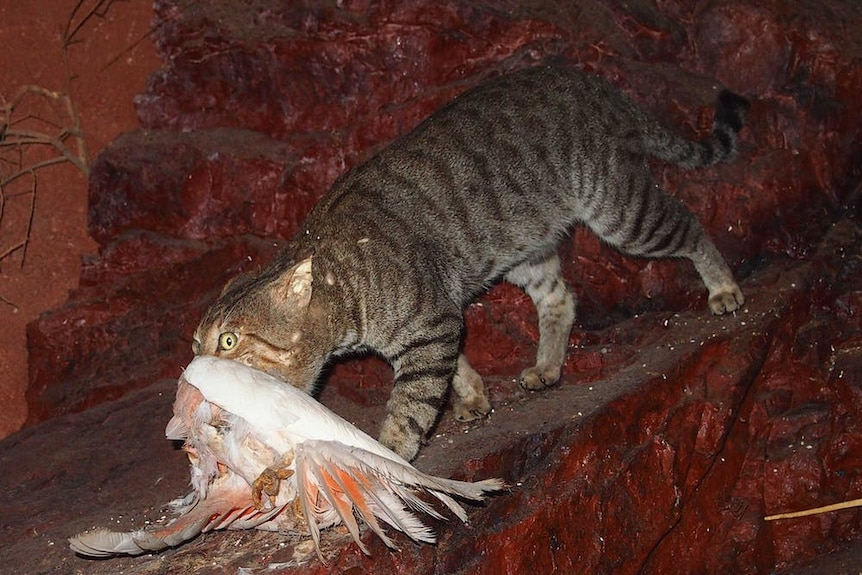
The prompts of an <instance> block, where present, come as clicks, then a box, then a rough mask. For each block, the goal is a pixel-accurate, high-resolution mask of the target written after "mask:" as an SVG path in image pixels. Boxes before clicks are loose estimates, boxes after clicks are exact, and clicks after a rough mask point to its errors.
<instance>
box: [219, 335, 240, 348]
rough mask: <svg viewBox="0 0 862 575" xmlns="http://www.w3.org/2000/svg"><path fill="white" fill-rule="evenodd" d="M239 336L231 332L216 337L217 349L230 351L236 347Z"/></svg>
mask: <svg viewBox="0 0 862 575" xmlns="http://www.w3.org/2000/svg"><path fill="white" fill-rule="evenodd" d="M237 341H239V336H238V335H237V334H235V333H233V332H232V331H226V332H224V333H223V334H221V335H220V336H218V348H219V349H220V350H222V351H230V350H232V349H233V348H234V347H236V343H237Z"/></svg>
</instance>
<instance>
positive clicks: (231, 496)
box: [69, 472, 286, 557]
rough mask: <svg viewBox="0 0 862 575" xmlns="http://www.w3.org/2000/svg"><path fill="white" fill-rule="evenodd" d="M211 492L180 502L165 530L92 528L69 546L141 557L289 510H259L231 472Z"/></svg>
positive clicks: (86, 553) (88, 553)
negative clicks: (180, 507) (209, 533)
mask: <svg viewBox="0 0 862 575" xmlns="http://www.w3.org/2000/svg"><path fill="white" fill-rule="evenodd" d="M210 489H211V491H210V493H209V495H208V497H206V498H205V499H200V498H197V497H193V498H192V501H191V502H188V501H185V500H180V501H182V502H183V503H181V505H183V507H184V508H183V509H181V510H180V511H179V512H180V515H179V516H178V517H176V518H174V519H173V520H171V521H170V522H168V523H167V524H166V525H164V526H162V527H156V528H150V529H138V530H135V531H128V532H125V533H123V532H116V531H109V530H107V529H93V530H90V531H85V532H83V533H79V534H78V535H75V536H74V537H72V538H70V539H69V547H70V548H71V549H72V551H74V552H75V553H79V554H81V555H84V556H86V557H110V556H112V555H140V554H141V553H148V552H156V551H161V550H162V549H166V548H168V547H175V546H177V545H179V544H181V543H185V542H186V541H188V540H190V539H192V538H194V537H196V536H197V535H198V534H200V533H206V532H207V531H212V530H215V529H251V528H253V527H256V526H258V525H260V524H262V523H266V522H267V521H270V520H271V519H273V518H274V517H276V516H277V515H279V514H280V513H281V512H282V511H283V510H284V509H285V507H286V505H279V506H276V507H275V508H273V509H267V510H266V511H259V510H258V509H256V508H255V507H254V504H253V503H252V501H251V493H250V490H249V486H248V483H247V482H246V481H245V480H244V479H242V478H241V477H239V476H238V475H236V474H234V473H232V472H227V473H226V474H224V475H222V476H221V477H219V478H218V479H217V480H216V481H215V482H214V483H213V485H212V486H211V488H210ZM193 494H194V492H193ZM185 503H188V506H186V505H184V504H185Z"/></svg>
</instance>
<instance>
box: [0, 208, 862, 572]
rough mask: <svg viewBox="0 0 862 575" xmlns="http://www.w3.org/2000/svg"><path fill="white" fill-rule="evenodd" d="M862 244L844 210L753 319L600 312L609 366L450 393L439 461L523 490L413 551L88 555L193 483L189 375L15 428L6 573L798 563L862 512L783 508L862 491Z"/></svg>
mask: <svg viewBox="0 0 862 575" xmlns="http://www.w3.org/2000/svg"><path fill="white" fill-rule="evenodd" d="M860 246H862V226H860V225H859V224H858V222H857V223H853V222H849V221H844V222H841V223H839V224H836V225H835V226H834V227H832V229H831V230H830V231H829V233H828V234H827V236H826V237H825V239H824V241H823V243H822V244H821V245H819V246H817V247H816V249H813V250H812V253H811V254H810V255H809V256H808V257H807V258H805V259H804V260H799V261H792V260H790V259H788V258H781V259H777V260H776V261H775V262H773V263H771V264H769V265H766V266H763V267H762V268H761V269H759V270H758V271H757V272H755V273H754V274H753V275H752V276H751V278H750V279H749V281H748V282H747V286H748V293H749V301H748V303H747V305H746V308H745V309H744V310H743V311H741V312H739V313H738V314H736V316H735V317H729V318H714V317H707V316H704V314H703V313H702V312H701V311H700V310H697V311H686V312H671V311H661V312H648V313H645V314H642V315H639V316H637V317H634V318H631V319H628V320H624V321H621V322H619V323H617V324H615V325H613V326H610V327H608V328H605V329H601V330H596V331H594V332H592V333H591V334H590V341H589V342H588V343H582V344H581V345H580V346H578V347H577V348H576V349H573V350H572V352H571V355H572V360H571V361H572V363H574V364H577V365H580V364H581V363H582V362H586V363H589V362H590V361H593V360H591V359H588V358H593V357H595V356H599V357H600V358H601V359H600V360H599V361H598V362H597V365H596V367H595V368H594V369H592V370H587V371H586V372H585V374H584V373H577V374H576V373H572V372H569V373H567V374H566V376H565V377H564V380H563V381H562V382H561V384H560V385H559V386H557V387H554V388H552V389H549V390H547V391H545V392H543V393H530V394H528V393H526V392H524V391H522V390H520V389H519V388H518V387H517V385H516V384H515V383H514V382H512V381H511V380H510V379H508V378H503V377H491V378H490V381H489V383H490V390H491V396H492V401H493V402H494V404H495V406H496V409H495V412H494V413H493V414H492V416H491V417H490V419H489V420H488V421H483V422H478V423H474V424H459V423H457V422H455V421H454V419H453V418H452V415H451V411H447V412H446V413H445V414H444V416H443V419H442V420H441V423H440V425H439V427H438V429H437V433H436V434H435V435H434V437H432V438H431V441H430V443H429V445H428V446H427V447H426V448H425V449H423V451H422V453H421V454H420V457H419V459H418V460H417V465H418V466H419V467H420V468H422V469H424V470H427V471H431V472H434V473H439V474H443V475H448V476H454V477H459V478H464V479H478V478H484V477H489V476H500V477H504V478H505V479H507V480H508V481H509V482H511V483H512V485H513V488H512V491H511V492H510V493H506V494H503V495H500V496H498V497H495V498H494V499H492V500H491V501H490V502H489V503H488V504H487V505H486V506H485V507H482V508H473V509H471V511H470V525H469V526H462V525H460V524H459V523H458V522H457V521H456V520H450V521H448V522H443V523H436V524H435V528H436V529H437V530H438V531H439V533H440V541H439V544H438V545H437V546H429V545H416V544H413V543H411V542H409V541H407V540H405V539H404V538H401V537H398V538H397V542H398V544H399V545H400V546H401V550H400V551H399V552H390V551H387V550H386V549H385V548H384V547H383V545H382V544H381V543H380V542H379V541H378V540H377V539H376V538H375V537H374V536H373V534H371V533H366V534H365V537H364V541H365V542H366V543H367V544H368V546H369V548H370V549H371V551H372V553H373V555H372V556H371V557H364V556H363V555H362V554H361V552H360V551H359V550H358V548H357V547H356V546H355V545H353V544H352V543H350V542H349V536H347V535H346V534H344V533H339V532H338V531H337V530H331V531H328V532H326V534H325V535H324V552H325V555H326V557H327V560H328V566H324V565H322V564H321V563H319V562H318V560H317V558H316V556H314V554H313V552H311V551H310V548H309V547H308V546H307V545H304V544H303V543H302V542H298V541H297V539H296V538H291V537H289V536H287V535H278V534H265V533H259V532H240V533H234V532H226V533H214V534H209V535H207V536H204V537H200V538H198V539H196V540H194V541H192V542H190V543H188V544H187V545H185V546H182V547H180V548H178V549H176V550H171V551H167V552H165V553H162V554H160V555H157V556H143V557H138V558H118V559H113V560H109V561H95V562H94V561H91V560H86V559H82V558H79V557H75V556H73V555H72V554H71V553H70V552H69V551H68V549H67V548H66V543H65V538H67V537H68V536H70V535H72V534H74V533H76V532H78V531H80V530H83V529H86V528H90V527H93V526H109V527H112V528H114V529H132V528H135V527H140V526H142V525H145V524H146V522H147V521H149V522H157V521H164V511H163V510H162V508H161V506H162V504H163V503H164V502H166V501H168V500H170V499H171V498H174V497H176V496H178V495H181V494H183V493H184V492H185V490H186V489H187V487H186V485H185V483H186V473H187V464H186V463H185V461H184V456H183V454H182V453H181V452H179V451H177V450H176V449H174V448H172V447H171V444H170V443H169V442H168V441H166V440H164V439H163V430H164V425H165V422H166V421H167V419H168V416H169V411H170V403H171V400H172V395H173V392H174V390H175V384H174V381H173V380H163V381H160V382H157V383H155V384H153V385H151V386H148V387H146V388H145V389H142V390H138V391H135V392H132V393H130V394H128V395H126V396H124V397H122V398H120V399H118V400H114V401H112V402H108V403H103V404H102V405H99V406H97V407H94V408H92V409H90V410H87V411H85V412H83V413H77V414H69V415H65V416H62V417H59V418H54V419H52V420H51V421H46V422H43V423H40V424H38V425H35V426H32V427H30V428H28V429H26V430H24V431H22V432H20V433H18V434H16V435H13V436H11V437H10V438H7V439H6V440H4V441H3V442H0V508H2V509H3V510H4V514H3V523H2V537H3V540H4V542H5V543H4V546H5V547H4V549H5V551H4V572H9V573H28V574H39V573H54V572H64V573H91V574H94V575H98V574H100V573H117V572H124V573H172V572H179V571H182V570H183V569H186V570H188V569H195V572H196V573H223V572H233V571H236V570H238V569H240V568H247V569H251V572H265V571H264V568H266V567H268V566H270V565H276V566H277V567H278V569H276V570H275V571H276V572H281V573H300V572H302V573H344V572H356V573H369V572H374V573H382V574H386V573H393V574H394V573H404V572H409V573H417V574H418V573H428V574H431V573H488V574H495V575H496V574H504V573H510V574H517V573H525V572H540V573H575V572H590V573H615V574H616V573H669V572H691V573H771V572H776V569H779V570H780V569H782V568H789V566H791V565H793V564H794V563H798V562H801V561H804V560H806V559H810V558H811V557H813V556H815V555H817V554H819V553H822V552H824V551H826V550H828V549H832V548H834V547H835V546H837V545H839V544H840V543H841V542H842V541H852V540H854V539H856V538H858V537H859V535H860V530H862V511H860V510H852V509H851V510H846V511H840V512H836V513H831V514H824V515H818V516H813V517H809V518H803V519H795V520H787V521H782V522H775V523H765V522H764V521H763V516H764V515H768V514H772V513H777V512H784V511H788V510H796V509H799V508H805V507H809V506H819V505H823V504H827V503H831V502H835V501H840V500H844V499H849V498H850V497H853V496H856V495H858V493H859V490H860V481H862V477H860V466H859V457H860V455H859V453H860V452H859V449H858V445H859V438H860V437H862V434H860V429H859V426H860V421H862V402H860V397H862V395H860V393H859V382H860V378H859V375H860V371H862V351H860V350H862V347H860V342H862V319H860V317H862V316H860V314H858V313H857V312H858V307H859V305H860V303H862V299H860V294H862V274H860V273H859V271H860V269H859V268H860V266H862V257H860V256H862V252H860ZM836 320H837V321H836ZM825 326H829V328H828V339H821V338H820V336H817V335H816V334H818V333H821V332H822V330H824V329H826V327H825ZM815 341H816V342H817V343H814V342H815ZM354 385H356V384H354ZM352 393H354V394H355V393H360V394H361V393H362V390H358V391H357V389H355V388H354V389H353V390H352ZM349 395H350V394H349V393H345V392H344V390H343V389H339V388H338V387H337V386H328V387H327V388H326V390H325V391H324V393H323V395H322V398H321V399H322V401H323V402H324V403H326V404H327V405H329V406H330V407H331V408H333V409H335V410H336V411H337V412H339V413H342V414H344V415H345V417H347V418H348V419H349V420H351V421H354V422H356V424H357V425H359V426H360V427H362V428H364V429H366V430H368V431H370V432H373V431H374V429H376V427H377V425H378V424H379V422H380V419H381V418H382V411H383V407H384V404H385V400H386V398H385V395H374V394H363V396H364V398H365V399H364V401H363V402H362V403H361V404H360V403H357V402H356V401H353V400H352V399H350V398H349V397H348V396H349ZM58 444H59V445H62V446H63V449H57V445H58ZM297 561H305V563H304V565H302V566H301V567H300V566H297V565H296V562H297ZM821 572H824V571H821Z"/></svg>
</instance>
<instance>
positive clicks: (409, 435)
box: [379, 418, 422, 461]
mask: <svg viewBox="0 0 862 575" xmlns="http://www.w3.org/2000/svg"><path fill="white" fill-rule="evenodd" d="M379 441H380V443H382V444H383V445H384V446H385V447H388V448H389V449H391V450H392V451H394V452H395V453H397V454H398V455H400V456H401V457H403V458H404V459H406V460H407V461H412V460H413V458H415V457H416V454H417V453H419V448H420V447H421V445H422V438H421V437H420V436H419V434H417V433H415V432H412V431H410V430H409V429H408V428H407V426H404V427H402V426H399V425H396V424H393V423H392V422H391V420H390V418H387V419H386V420H384V422H383V428H382V429H381V430H380V438H379Z"/></svg>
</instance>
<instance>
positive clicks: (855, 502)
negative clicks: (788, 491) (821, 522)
mask: <svg viewBox="0 0 862 575" xmlns="http://www.w3.org/2000/svg"><path fill="white" fill-rule="evenodd" d="M852 507H862V499H851V500H850V501H842V502H841V503H833V504H832V505H824V506H823V507H815V508H813V509H805V510H803V511H793V512H791V513H779V514H778V515H767V516H766V517H764V518H763V519H764V520H765V521H775V520H776V519H794V518H796V517H807V516H809V515H817V514H819V513H829V512H830V511H838V510H840V509H850V508H852Z"/></svg>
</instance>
